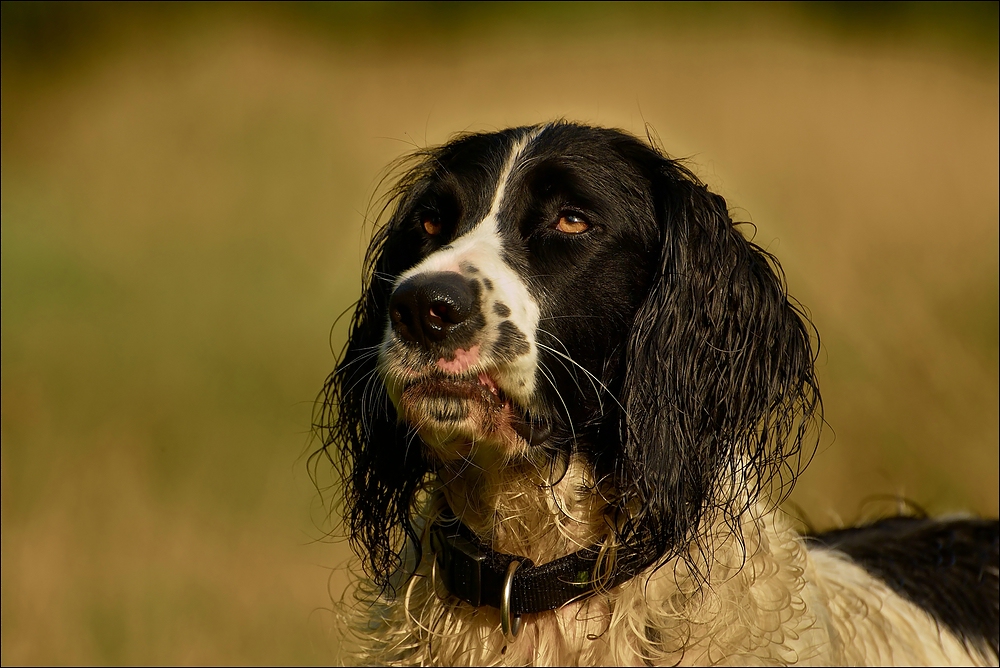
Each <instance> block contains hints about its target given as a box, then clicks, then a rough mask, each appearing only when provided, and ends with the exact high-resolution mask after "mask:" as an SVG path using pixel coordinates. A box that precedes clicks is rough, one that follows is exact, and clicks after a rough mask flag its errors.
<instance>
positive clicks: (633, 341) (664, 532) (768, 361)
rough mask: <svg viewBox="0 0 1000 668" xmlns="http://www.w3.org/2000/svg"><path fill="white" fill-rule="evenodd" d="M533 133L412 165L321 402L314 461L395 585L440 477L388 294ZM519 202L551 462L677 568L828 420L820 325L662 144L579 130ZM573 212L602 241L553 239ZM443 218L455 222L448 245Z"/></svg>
mask: <svg viewBox="0 0 1000 668" xmlns="http://www.w3.org/2000/svg"><path fill="white" fill-rule="evenodd" d="M531 130H532V128H514V129H510V130H505V131H502V132H497V133H492V134H475V135H467V136H462V137H459V138H458V139H456V140H454V141H452V142H450V143H449V144H446V145H445V146H443V147H440V148H437V149H432V150H428V151H422V152H419V153H417V154H416V155H415V156H413V157H412V158H411V161H412V162H411V165H412V166H410V168H409V170H408V171H406V173H405V174H404V175H403V176H402V178H401V179H400V181H399V184H398V185H397V187H396V188H395V189H394V190H393V191H392V193H391V194H390V196H389V198H388V199H387V200H386V204H385V208H384V209H383V211H384V212H385V211H391V215H390V216H389V218H388V220H387V222H386V223H385V224H384V225H383V226H381V227H380V228H379V229H378V231H377V232H376V234H375V237H374V239H373V241H372V244H371V247H370V248H369V251H368V255H367V258H366V262H365V272H366V278H365V281H364V285H363V294H362V298H361V300H360V301H359V302H358V305H357V309H356V311H355V313H354V317H353V320H352V324H351V334H350V339H349V341H348V344H347V346H346V348H345V350H344V352H343V355H342V357H341V361H340V364H339V365H338V367H337V370H336V371H335V372H334V373H333V374H332V375H331V376H330V378H329V379H328V381H327V383H326V386H325V389H324V393H323V395H322V396H321V398H320V402H319V404H318V406H319V409H318V413H317V416H316V417H317V420H316V421H317V426H318V429H319V430H320V433H321V437H322V441H323V447H322V449H321V450H320V452H319V453H317V454H323V455H325V456H326V457H328V458H329V459H330V460H331V461H332V462H333V463H334V464H335V465H336V466H337V467H338V468H339V469H340V471H341V473H342V475H343V478H344V481H345V490H344V492H345V503H346V507H345V509H344V517H345V521H346V523H347V528H348V530H349V532H350V535H351V537H352V541H353V542H354V544H355V547H356V549H357V551H358V552H359V553H360V554H361V555H363V557H364V558H365V559H366V566H367V568H368V570H369V574H370V575H371V576H372V577H373V579H374V580H375V582H376V583H378V584H381V585H382V586H389V578H390V574H392V573H393V572H395V571H396V570H397V569H398V567H399V566H400V565H401V552H402V549H403V546H404V536H405V535H407V534H409V535H410V537H411V538H412V539H414V541H413V542H414V543H418V541H416V540H415V539H416V536H415V532H414V529H413V528H412V527H411V524H410V520H411V515H412V510H413V504H414V503H415V497H416V495H417V493H418V491H419V490H420V489H421V488H422V487H423V486H424V485H425V482H426V480H427V478H428V474H429V473H430V471H431V469H432V462H430V461H429V460H428V457H427V455H426V454H425V453H424V450H423V448H422V447H421V444H420V441H419V438H418V437H416V436H415V434H414V433H413V432H412V431H411V430H410V429H409V428H408V427H407V426H406V425H403V424H401V423H400V422H399V421H398V419H397V415H396V411H395V409H394V408H393V406H392V404H391V402H390V401H389V399H388V397H387V395H386V392H385V389H384V388H383V387H382V384H381V382H380V381H379V378H378V376H377V374H376V354H377V349H378V346H379V343H380V342H381V340H382V337H383V334H384V330H385V327H386V323H387V320H388V319H387V307H388V302H389V298H390V291H391V289H392V286H393V283H394V281H395V279H396V277H398V276H399V275H400V274H401V273H402V272H404V271H405V270H407V269H408V268H410V267H412V266H414V265H415V264H416V263H418V262H419V261H420V260H421V259H422V258H424V257H426V256H427V255H428V254H429V253H431V252H433V251H435V250H437V249H439V248H443V247H446V245H447V244H448V243H450V241H451V240H453V239H456V238H457V237H459V236H461V235H462V234H463V233H464V232H466V231H468V230H469V229H471V228H472V227H473V226H474V225H475V224H476V223H477V222H478V221H480V220H481V219H482V218H483V216H484V215H485V214H486V213H487V209H488V207H489V205H490V201H491V196H492V194H493V188H494V187H495V184H496V181H497V179H498V177H499V174H500V173H501V169H502V166H503V164H504V160H505V159H506V158H507V156H508V154H509V151H510V147H511V146H512V145H513V143H514V142H515V141H517V140H518V139H519V138H521V137H524V136H525V135H526V134H527V133H528V132H529V131H531ZM507 193H508V196H506V197H505V199H504V202H505V205H504V207H503V208H502V209H501V211H500V215H499V219H500V221H501V234H502V235H503V240H504V248H503V253H504V260H505V261H506V262H507V264H508V265H509V266H511V267H513V268H514V269H515V270H516V271H518V272H519V273H520V275H521V276H522V277H523V278H524V280H525V282H526V283H527V285H528V287H529V290H530V291H531V293H532V295H533V297H534V299H535V300H536V301H537V302H538V304H539V306H540V308H541V321H540V324H539V331H538V332H537V333H536V337H537V342H538V343H539V344H540V350H541V358H540V367H541V370H540V377H539V379H538V380H539V382H538V387H539V388H540V389H539V390H538V392H540V394H541V397H542V401H541V402H536V403H537V404H539V405H542V406H544V408H542V409H540V410H536V412H535V414H532V415H527V416H525V419H526V421H527V422H528V423H529V424H543V425H544V429H541V430H539V433H544V434H546V436H547V439H546V441H545V442H544V443H543V444H541V445H540V450H538V451H539V452H543V453H546V455H547V456H549V457H551V458H552V459H553V461H554V462H555V461H557V460H559V459H560V458H562V457H565V454H566V453H568V452H577V453H582V454H584V455H585V456H587V457H589V458H590V460H591V461H592V463H593V464H594V466H595V469H596V471H597V473H598V476H599V478H600V479H601V480H602V481H604V482H603V483H602V484H603V485H604V486H605V487H607V488H608V495H609V497H610V500H611V501H612V504H611V511H610V512H611V514H612V517H609V518H608V520H609V525H610V526H613V527H617V528H618V536H617V538H618V540H619V542H620V544H622V545H624V546H625V547H626V549H628V550H631V551H632V552H633V554H639V555H642V561H643V563H647V564H648V563H656V562H659V563H662V562H663V561H665V560H666V559H668V558H671V557H673V556H675V555H677V554H678V553H680V552H681V551H682V550H683V549H684V548H685V546H686V545H688V544H689V542H690V541H691V540H692V539H693V538H694V537H695V536H696V534H697V532H698V531H699V529H701V528H702V527H703V526H704V525H705V523H706V522H707V521H709V520H710V519H712V518H713V517H718V516H721V517H722V518H723V519H725V520H727V521H728V522H729V523H730V524H731V525H732V526H733V527H734V529H737V522H738V518H739V517H740V515H742V514H743V513H744V512H745V511H746V510H748V508H749V507H750V506H751V504H753V503H754V502H755V501H756V500H757V498H758V497H760V496H761V495H762V494H764V493H766V492H769V491H770V490H772V489H773V488H774V487H775V486H777V487H779V488H782V489H783V490H784V491H787V490H788V489H789V488H790V484H791V483H792V482H793V481H794V479H795V477H796V476H797V474H798V473H799V472H800V470H801V468H802V466H803V463H804V462H803V458H804V456H805V458H806V459H807V458H808V455H810V454H811V452H812V448H813V447H814V445H815V441H814V437H815V436H816V435H817V432H816V431H811V427H813V426H814V425H815V424H816V423H817V422H821V419H822V418H821V403H820V399H819V392H818V389H817V384H816V378H815V374H814V371H813V361H814V355H813V350H812V347H811V343H810V328H809V326H808V325H807V321H806V320H805V319H804V317H803V315H802V313H801V311H800V310H799V309H798V308H797V307H796V306H795V305H794V304H793V303H792V302H790V300H789V298H788V296H787V294H786V291H785V286H784V282H783V278H782V274H781V270H780V268H779V266H778V264H777V262H776V260H775V259H774V258H773V257H772V256H770V255H769V254H768V253H766V252H765V251H763V250H762V249H761V248H759V247H758V246H756V245H754V244H753V243H752V242H751V241H749V240H748V239H746V238H745V237H744V235H743V234H742V233H741V231H740V229H739V228H738V226H737V224H735V223H734V222H733V221H732V220H731V218H730V216H729V214H728V212H727V207H726V203H725V201H724V200H723V199H722V198H721V197H719V196H718V195H715V194H713V193H711V192H709V191H708V189H707V188H706V187H705V186H704V185H703V184H702V183H701V182H700V181H699V180H698V179H697V178H696V177H695V176H694V175H693V174H692V173H691V172H690V171H688V170H687V169H686V168H685V167H684V166H683V165H682V164H680V163H679V162H677V161H675V160H671V159H669V158H667V157H665V156H664V155H663V154H662V153H661V152H660V151H659V150H657V149H656V148H655V147H653V146H651V145H650V144H647V143H644V142H642V141H640V140H638V139H636V138H634V137H632V136H630V135H628V134H625V133H623V132H620V131H616V130H608V129H601V128H592V127H586V126H580V125H575V124H569V123H557V124H552V125H549V126H546V128H545V129H544V131H543V132H541V134H540V135H539V136H538V137H537V138H536V139H534V140H533V141H532V142H531V143H530V144H529V146H528V148H527V149H526V151H525V153H524V156H523V160H522V161H521V164H520V165H519V167H518V169H517V170H516V172H515V174H514V175H513V176H512V177H511V180H510V182H509V184H508V190H507ZM567 208H569V209H570V210H573V211H578V212H580V213H581V215H585V216H586V218H587V220H588V221H590V223H591V226H592V229H591V230H590V231H589V232H588V233H587V234H581V235H579V236H577V237H573V238H569V237H568V236H567V235H561V234H558V233H555V232H553V231H552V229H550V225H549V221H551V220H552V219H553V216H556V217H558V213H559V211H560V210H566V209H567ZM428 218H430V219H432V220H433V222H434V223H435V224H436V225H440V229H441V232H440V233H439V234H436V235H434V236H433V237H429V236H428V235H427V234H424V233H423V232H422V227H421V226H422V223H423V221H425V220H427V219H428ZM486 288H487V289H488V290H489V289H490V288H491V286H490V285H489V284H486ZM511 337H512V338H511V345H514V346H516V345H517V337H516V336H514V333H513V332H511ZM734 481H735V484H732V483H734Z"/></svg>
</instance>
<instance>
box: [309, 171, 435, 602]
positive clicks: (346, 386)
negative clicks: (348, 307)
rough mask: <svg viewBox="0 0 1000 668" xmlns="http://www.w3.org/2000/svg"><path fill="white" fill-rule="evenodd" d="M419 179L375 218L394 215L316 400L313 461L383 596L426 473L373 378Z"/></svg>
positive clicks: (395, 193) (407, 253) (410, 178)
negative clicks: (339, 488) (336, 497)
mask: <svg viewBox="0 0 1000 668" xmlns="http://www.w3.org/2000/svg"><path fill="white" fill-rule="evenodd" d="M418 157H419V156H418ZM421 174H422V172H421V167H420V166H419V165H418V167H417V168H415V169H413V170H411V171H410V172H409V174H407V175H406V176H404V177H403V178H402V179H401V180H400V182H399V183H398V184H397V185H396V187H395V188H394V189H393V190H392V191H391V192H390V193H389V194H388V195H387V196H386V198H385V205H384V207H383V209H382V211H383V215H384V214H385V212H386V211H389V210H390V209H391V208H395V209H396V211H395V213H394V214H393V216H392V217H391V218H390V219H389V220H388V222H386V223H385V224H384V225H383V226H382V227H381V228H380V229H378V230H377V231H376V233H375V235H374V238H373V239H372V242H371V245H370V246H369V248H368V252H367V254H366V257H365V263H364V269H363V275H364V279H363V284H362V296H361V299H360V300H358V303H357V305H356V307H355V310H354V315H353V317H352V319H351V327H350V336H349V338H348V341H347V344H346V346H345V347H344V350H343V352H342V353H341V356H340V360H339V363H338V365H337V368H336V370H335V371H334V372H333V373H332V374H330V376H329V378H327V381H326V383H325V385H324V387H323V391H322V393H321V394H320V397H319V399H318V401H317V410H316V419H315V420H314V422H315V429H316V431H317V433H318V435H319V438H320V440H321V442H322V447H321V448H320V449H319V450H318V451H317V452H316V453H315V455H314V457H323V458H325V459H327V460H329V461H330V462H331V463H332V464H333V466H334V468H335V469H336V470H337V472H338V473H339V474H340V477H341V480H343V484H344V489H343V499H344V506H343V509H342V511H343V520H344V524H345V528H346V529H347V532H348V535H349V536H350V539H351V544H352V546H353V547H354V550H355V552H356V553H357V554H358V555H359V556H360V557H361V559H362V560H363V562H364V565H365V569H366V570H367V571H368V574H369V576H370V577H371V578H372V581H373V582H374V583H375V584H376V586H378V587H380V588H381V589H382V590H383V591H386V590H391V584H390V582H391V581H392V579H393V577H394V575H396V574H397V571H398V570H399V569H400V568H401V567H402V566H403V560H402V557H401V554H402V551H403V548H404V546H405V543H406V541H407V538H409V539H410V541H411V542H412V544H413V545H415V546H416V549H417V550H419V547H420V541H419V538H418V536H417V535H416V532H415V530H414V528H413V525H412V522H411V510H412V506H413V501H414V496H415V495H416V493H417V491H418V489H419V488H420V486H421V485H422V484H423V482H424V478H425V474H426V473H427V471H428V466H427V462H426V460H425V459H424V457H423V452H422V448H421V445H420V441H419V437H418V436H417V435H416V433H415V432H413V431H412V430H410V429H409V428H408V427H407V425H406V424H405V423H404V422H402V421H401V420H399V419H398V417H397V414H396V409H395V408H394V407H393V405H392V401H391V400H390V399H389V396H388V395H387V393H386V390H385V386H384V384H383V382H382V379H381V378H380V376H379V373H378V353H379V347H380V345H381V343H382V339H383V337H384V335H385V330H386V327H387V326H388V315H387V314H388V312H389V310H388V303H389V297H390V293H391V291H392V281H393V278H392V277H394V276H397V275H398V274H399V273H400V272H401V271H403V270H404V269H406V268H407V265H408V264H412V263H413V262H414V261H415V260H414V257H413V255H414V253H415V250H414V249H415V248H416V247H417V246H418V245H419V244H414V243H412V241H411V240H410V239H408V238H407V235H406V234H405V233H401V231H400V230H401V228H402V227H403V224H402V222H401V220H400V216H401V215H402V210H403V209H404V208H405V204H406V202H405V200H406V197H407V195H408V194H409V193H410V192H412V190H413V187H414V183H415V182H416V181H417V180H419V178H420V177H421ZM387 178H388V177H387ZM379 217H381V216H379ZM417 561H418V562H419V555H418V557H417Z"/></svg>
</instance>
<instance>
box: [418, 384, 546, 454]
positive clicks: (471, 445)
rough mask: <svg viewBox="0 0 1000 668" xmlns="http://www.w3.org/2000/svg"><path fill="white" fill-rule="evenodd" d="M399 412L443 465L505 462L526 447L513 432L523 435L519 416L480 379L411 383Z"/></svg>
mask: <svg viewBox="0 0 1000 668" xmlns="http://www.w3.org/2000/svg"><path fill="white" fill-rule="evenodd" d="M398 408H399V409H400V410H401V412H402V415H403V418H404V419H405V420H406V422H407V424H409V425H411V426H412V427H414V428H415V429H416V431H417V433H418V434H419V435H420V439H421V440H422V441H423V442H424V443H425V444H426V445H427V446H428V448H430V450H431V452H432V453H433V454H434V455H435V456H436V457H438V458H439V459H441V460H442V461H449V460H453V459H460V458H462V459H479V458H480V457H481V456H483V455H486V456H489V455H494V456H503V457H510V456H514V455H516V454H517V453H518V452H520V451H523V450H524V449H525V448H527V447H528V446H529V445H530V444H529V443H528V441H527V440H526V439H525V438H524V437H523V436H521V435H520V434H519V433H518V432H519V430H521V431H523V429H521V428H520V427H519V425H520V424H521V423H522V422H523V418H522V417H521V411H520V410H519V409H518V408H517V407H516V406H515V404H514V402H512V401H511V400H510V399H509V398H508V397H507V396H506V395H505V394H504V392H503V391H502V390H501V389H500V388H498V387H497V386H496V384H495V383H494V382H493V381H492V380H491V379H490V378H489V377H488V376H485V375H484V374H481V375H480V376H479V377H478V378H443V377H432V378H426V379H424V380H420V381H418V382H415V383H411V384H410V385H408V386H407V387H406V389H404V390H403V392H402V395H401V396H400V398H399V402H398Z"/></svg>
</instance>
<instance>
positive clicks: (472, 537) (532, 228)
mask: <svg viewBox="0 0 1000 668" xmlns="http://www.w3.org/2000/svg"><path fill="white" fill-rule="evenodd" d="M412 159H413V160H414V162H413V163H412V165H411V167H410V169H409V170H408V171H407V173H406V175H405V176H403V177H402V179H401V180H400V182H399V183H398V185H397V186H396V188H395V189H394V190H393V192H392V194H391V196H390V197H389V198H388V200H387V204H386V207H385V209H384V210H383V213H386V212H388V213H389V217H388V220H387V222H386V223H385V224H384V225H383V226H381V227H380V228H379V229H378V231H377V233H376V235H375V239H374V240H373V241H372V244H371V247H370V249H369V252H368V257H367V261H366V272H367V274H366V279H365V282H364V286H363V293H362V297H361V299H360V301H359V302H358V305H357V310H356V311H355V314H354V318H353V320H352V327H351V334H350V340H349V342H348V344H347V346H346V348H345V350H344V353H343V355H342V358H341V360H340V363H339V365H338V367H337V369H336V371H334V373H333V374H332V375H331V376H330V378H329V380H328V382H327V384H326V387H325V390H324V394H323V395H322V397H321V400H320V402H319V409H318V410H319V412H318V415H317V419H318V424H319V427H320V432H321V437H322V440H323V447H322V449H321V450H320V451H319V452H318V453H317V454H321V455H325V456H326V457H328V458H330V459H331V461H332V462H333V463H334V465H335V466H337V467H338V468H339V471H340V473H341V474H342V475H343V478H344V493H345V507H344V521H345V524H346V528H347V530H348V531H349V533H350V536H351V539H352V542H353V545H354V547H355V549H356V550H357V552H358V554H359V555H360V557H361V558H362V559H363V561H364V565H365V572H366V573H367V576H368V579H366V580H364V581H363V582H362V583H361V584H360V586H359V588H358V593H357V599H358V601H357V602H356V603H355V604H354V605H353V609H354V615H355V617H354V619H353V623H352V628H353V629H354V637H355V639H356V640H358V641H359V643H360V647H359V656H358V657H357V658H358V660H360V661H361V662H363V663H376V662H377V663H387V664H444V665H457V664H473V665H477V664H515V665H523V664H555V665H609V664H617V665H640V664H647V665H661V664H668V665H678V664H719V663H722V664H795V663H803V664H841V665H847V664H955V665H960V664H966V665H967V664H970V663H975V664H993V665H996V663H997V654H998V634H1000V632H998V624H1000V622H998V620H1000V615H998V599H1000V593H998V553H1000V525H998V523H997V522H996V521H987V520H975V519H951V520H928V519H918V518H908V517H896V518H892V519H887V520H883V521H881V522H877V523H875V524H872V525H869V526H863V527H858V528H854V529H846V530H841V531H835V532H832V533H827V534H823V535H818V536H802V535H800V534H798V533H797V532H796V531H795V530H794V529H793V527H792V525H791V523H790V521H789V520H788V519H787V518H786V517H785V515H783V514H782V513H780V512H776V505H777V503H778V502H779V501H780V500H782V499H783V498H784V495H785V494H787V492H788V490H789V489H790V486H791V484H792V483H793V482H794V480H795V478H796V476H797V475H798V474H799V473H800V472H801V470H802V468H803V467H804V465H805V464H806V463H808V460H809V458H810V457H811V455H812V453H813V451H814V448H815V445H816V441H817V438H818V433H819V427H820V425H821V424H822V405H821V401H820V395H819V391H818V388H817V382H816V375H815V372H814V369H813V363H814V359H815V351H814V349H813V348H812V344H811V334H812V329H811V325H810V324H809V323H808V321H807V319H806V318H805V317H804V315H803V313H802V311H801V310H800V309H799V308H798V307H797V306H796V304H795V302H793V301H792V300H790V298H789V296H788V295H787V293H786V289H785V284H784V280H783V276H782V273H781V269H780V267H779V265H778V262H777V261H776V260H775V259H774V258H773V257H772V256H771V255H769V254H768V253H767V252H765V251H763V250H762V249H761V248H759V247H757V246H756V245H754V244H753V243H752V242H751V241H748V240H747V239H746V238H745V237H744V236H743V235H742V234H741V232H740V230H739V229H738V227H737V226H736V225H735V224H734V223H733V221H732V220H731V219H730V217H729V214H728V212H727V208H726V202H725V200H723V199H722V198H721V197H719V196H718V195H715V194H713V193H711V192H710V191H709V190H708V189H707V188H706V187H705V186H704V185H703V184H702V183H701V182H700V181H699V180H698V179H697V178H696V177H695V176H694V175H693V174H692V173H691V172H690V171H688V170H687V169H685V168H684V167H683V166H682V165H681V164H679V163H678V162H676V161H673V160H670V159H668V158H666V157H665V156H664V155H663V154H662V153H661V152H660V151H658V150H657V149H656V148H655V147H651V146H650V145H648V144H646V143H644V142H642V141H640V140H638V139H636V138H635V137H632V136H630V135H628V134H625V133H623V132H620V131H617V130H609V129H603V128H596V127H587V126H583V125H577V124H572V123H565V122H559V123H551V124H546V125H540V126H535V127H518V128H512V129H508V130H503V131H500V132H494V133H485V134H468V135H463V136H460V137H458V138H456V139H454V140H453V141H451V142H449V143H448V144H446V145H444V146H442V147H440V148H436V149H430V150H426V151H421V152H419V153H417V154H416V155H415V156H413V157H412Z"/></svg>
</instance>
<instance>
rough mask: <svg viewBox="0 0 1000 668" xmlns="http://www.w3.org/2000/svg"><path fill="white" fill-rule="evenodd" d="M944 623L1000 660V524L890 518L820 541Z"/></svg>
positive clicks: (822, 537) (817, 538) (816, 539)
mask: <svg viewBox="0 0 1000 668" xmlns="http://www.w3.org/2000/svg"><path fill="white" fill-rule="evenodd" d="M810 539H811V540H810V542H811V543H813V544H818V546H822V547H826V548H830V549H834V550H837V551H839V552H842V553H843V554H845V555H847V556H848V557H849V558H850V559H851V560H852V561H854V562H855V563H857V564H858V565H859V566H861V567H862V568H864V569H865V570H866V571H867V572H868V573H869V574H871V575H872V576H873V577H876V578H878V579H879V580H881V581H883V582H884V583H885V584H886V586H888V587H889V588H890V589H892V590H893V591H895V592H896V593H897V594H899V595H900V596H902V597H903V598H905V599H907V600H909V601H910V602H912V603H914V604H916V605H917V606H919V607H920V608H922V609H923V610H925V611H927V613H928V614H930V615H931V616H932V617H933V618H934V619H935V620H936V621H937V622H938V623H939V624H941V625H943V626H945V627H947V628H948V629H949V630H950V631H951V632H952V633H954V634H955V635H956V636H958V637H959V638H961V639H962V640H963V641H964V642H965V643H966V644H967V645H971V646H972V647H975V648H976V649H978V650H980V651H981V652H983V651H984V650H987V649H989V650H992V652H995V653H1000V577H998V576H1000V521H998V520H982V519H952V520H932V519H923V518H915V517H892V518H888V519H884V520H881V521H879V522H875V523H874V524H869V525H867V526H861V527H855V528H850V529H839V530H836V531H830V532H827V533H822V534H818V535H814V536H810Z"/></svg>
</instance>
